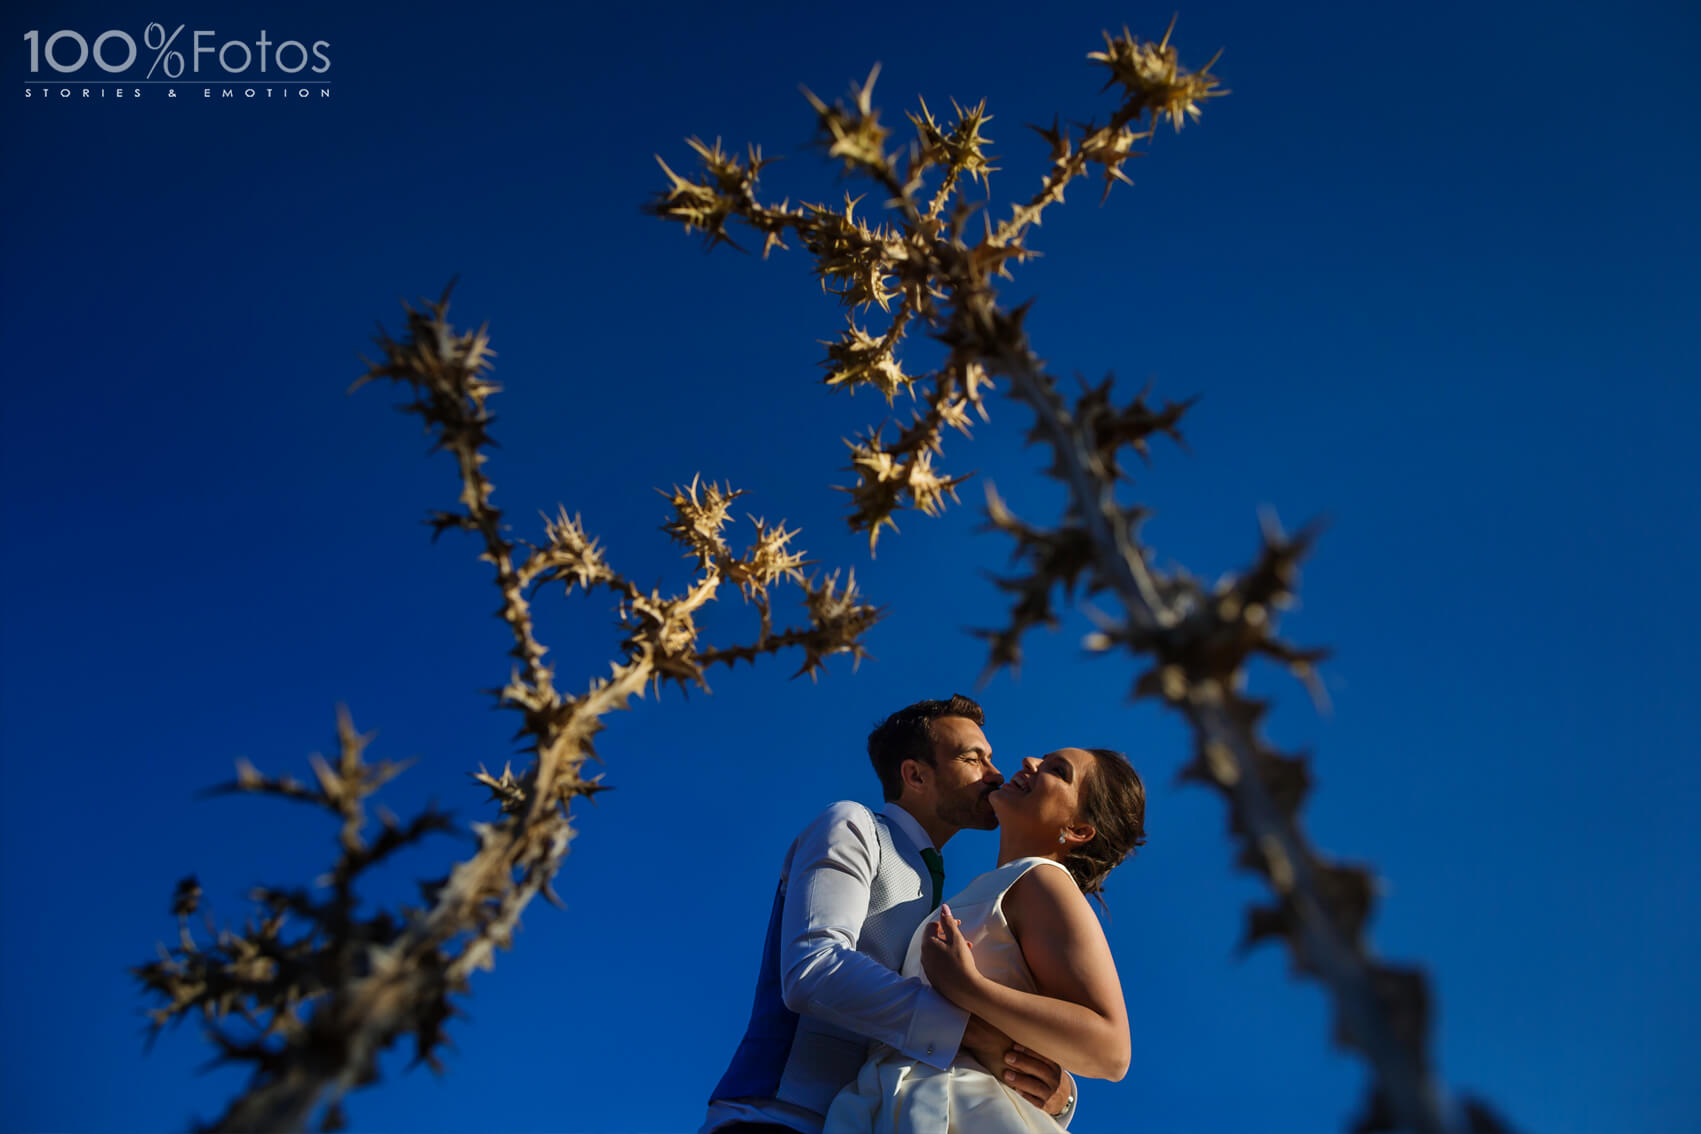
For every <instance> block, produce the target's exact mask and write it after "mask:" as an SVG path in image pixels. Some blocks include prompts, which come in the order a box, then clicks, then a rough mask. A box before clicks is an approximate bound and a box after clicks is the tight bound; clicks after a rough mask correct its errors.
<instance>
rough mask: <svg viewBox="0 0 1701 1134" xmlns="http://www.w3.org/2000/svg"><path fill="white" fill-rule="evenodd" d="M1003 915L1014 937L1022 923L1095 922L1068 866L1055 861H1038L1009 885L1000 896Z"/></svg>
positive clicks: (1020, 930)
mask: <svg viewBox="0 0 1701 1134" xmlns="http://www.w3.org/2000/svg"><path fill="white" fill-rule="evenodd" d="M1004 918H1005V920H1006V921H1008V922H1009V923H1010V929H1011V932H1013V933H1015V934H1016V936H1017V937H1020V936H1021V935H1022V929H1023V927H1024V926H1025V925H1070V924H1082V923H1081V919H1082V918H1085V919H1086V922H1087V923H1091V924H1092V925H1093V926H1094V927H1097V925H1098V919H1097V918H1096V917H1094V916H1093V909H1092V905H1091V904H1090V903H1089V902H1088V901H1087V896H1086V895H1085V894H1083V893H1081V888H1080V887H1079V886H1077V885H1076V884H1075V879H1074V877H1073V876H1072V875H1071V874H1070V873H1069V871H1068V869H1067V868H1065V867H1062V866H1061V865H1059V864H1056V863H1052V864H1049V865H1048V864H1046V863H1038V864H1036V865H1034V866H1033V867H1032V868H1031V869H1029V870H1027V871H1025V872H1024V873H1023V874H1022V876H1021V877H1020V878H1018V879H1016V881H1015V882H1013V883H1011V884H1010V889H1009V891H1008V892H1007V893H1005V895H1004Z"/></svg>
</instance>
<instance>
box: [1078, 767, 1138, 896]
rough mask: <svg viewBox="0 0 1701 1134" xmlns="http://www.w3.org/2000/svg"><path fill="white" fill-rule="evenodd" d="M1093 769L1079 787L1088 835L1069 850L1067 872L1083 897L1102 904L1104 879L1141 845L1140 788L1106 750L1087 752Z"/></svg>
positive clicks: (1132, 773) (1129, 771)
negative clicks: (1085, 896)
mask: <svg viewBox="0 0 1701 1134" xmlns="http://www.w3.org/2000/svg"><path fill="white" fill-rule="evenodd" d="M1087 751H1088V752H1091V753H1092V754H1093V757H1094V759H1093V771H1092V774H1091V775H1089V776H1087V778H1086V782H1085V783H1083V784H1082V785H1081V819H1082V821H1083V822H1086V823H1091V824H1092V826H1093V837H1092V838H1091V839H1088V840H1087V841H1086V842H1084V843H1082V844H1081V845H1080V846H1078V847H1076V848H1075V849H1074V850H1073V851H1071V852H1069V854H1068V855H1066V856H1065V857H1064V859H1063V865H1064V866H1066V867H1068V868H1069V873H1070V874H1071V875H1072V876H1074V879H1075V884H1076V885H1077V886H1079V887H1081V892H1082V893H1083V894H1092V895H1093V896H1095V897H1096V898H1097V899H1098V902H1099V904H1100V905H1101V906H1102V905H1103V904H1104V880H1105V877H1106V876H1107V875H1108V874H1109V873H1110V872H1111V870H1113V869H1114V868H1115V867H1116V865H1117V864H1118V863H1120V862H1121V861H1122V860H1123V859H1125V858H1127V857H1128V856H1129V855H1131V854H1133V853H1134V849H1135V848H1136V847H1138V846H1140V845H1141V844H1142V843H1144V842H1145V841H1146V785H1145V784H1144V783H1142V782H1141V780H1140V773H1138V772H1136V771H1135V770H1134V768H1133V766H1132V765H1130V764H1129V763H1128V757H1126V756H1124V755H1123V754H1122V753H1120V752H1115V751H1112V750H1111V749H1109V748H1089V749H1087Z"/></svg>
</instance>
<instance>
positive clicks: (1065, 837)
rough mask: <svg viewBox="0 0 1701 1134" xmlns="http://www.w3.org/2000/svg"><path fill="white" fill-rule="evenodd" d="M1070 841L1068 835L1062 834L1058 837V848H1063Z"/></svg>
mask: <svg viewBox="0 0 1701 1134" xmlns="http://www.w3.org/2000/svg"><path fill="white" fill-rule="evenodd" d="M1068 841H1069V836H1068V835H1066V834H1060V835H1058V836H1057V845H1058V846H1062V845H1063V844H1064V843H1066V842H1068Z"/></svg>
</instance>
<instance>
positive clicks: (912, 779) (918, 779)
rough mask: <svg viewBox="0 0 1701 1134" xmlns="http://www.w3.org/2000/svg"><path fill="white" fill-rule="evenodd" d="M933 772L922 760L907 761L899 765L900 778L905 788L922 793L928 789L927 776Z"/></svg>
mask: <svg viewBox="0 0 1701 1134" xmlns="http://www.w3.org/2000/svg"><path fill="white" fill-rule="evenodd" d="M932 770H933V769H932V768H929V767H927V765H926V764H923V763H922V762H921V761H920V760H905V761H904V762H903V763H902V764H899V765H898V778H899V779H900V780H902V781H903V783H904V786H905V787H910V788H915V789H916V790H917V791H921V790H924V789H926V787H927V775H928V773H929V772H931V771H932Z"/></svg>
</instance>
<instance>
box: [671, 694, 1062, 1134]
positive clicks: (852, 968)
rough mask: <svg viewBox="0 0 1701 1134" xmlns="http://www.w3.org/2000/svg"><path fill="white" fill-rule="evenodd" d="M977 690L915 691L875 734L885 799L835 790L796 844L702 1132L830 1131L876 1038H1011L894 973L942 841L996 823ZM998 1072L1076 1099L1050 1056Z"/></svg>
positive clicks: (989, 1045) (930, 906)
mask: <svg viewBox="0 0 1701 1134" xmlns="http://www.w3.org/2000/svg"><path fill="white" fill-rule="evenodd" d="M985 719H986V718H985V715H984V713H983V712H982V710H981V707H980V706H979V705H978V704H976V703H975V702H974V701H972V700H970V699H969V698H967V697H962V696H952V698H951V699H950V700H949V701H918V702H916V703H915V704H913V705H910V706H909V707H908V708H904V709H900V710H898V711H897V712H895V713H893V714H892V715H891V716H889V717H887V718H886V720H885V721H884V722H883V723H882V724H881V725H880V726H879V727H877V728H876V729H875V730H874V731H873V732H872V733H870V734H869V737H868V758H869V759H870V760H871V761H872V762H873V764H874V771H875V773H876V774H877V775H878V776H879V777H880V787H881V791H882V793H883V795H884V797H885V800H886V805H885V807H884V808H882V809H881V810H880V811H878V812H875V811H872V810H870V809H869V808H867V807H864V806H863V805H861V804H858V803H843V802H841V803H835V804H833V805H832V806H831V807H829V808H827V810H826V811H823V812H822V813H821V814H820V815H819V816H817V817H816V819H815V821H814V822H812V823H811V824H810V825H809V826H808V827H806V828H805V829H804V831H803V833H802V834H801V835H799V836H798V837H797V840H796V841H795V842H793V843H792V845H791V849H790V850H789V851H788V852H787V853H786V858H785V864H784V865H783V866H782V867H781V870H780V884H779V891H778V893H776V894H775V896H774V907H773V913H772V914H771V915H770V917H769V920H768V933H767V938H766V942H765V944H764V945H763V948H762V968H761V972H760V973H759V974H758V977H757V982H756V1002H755V1006H754V1007H753V1008H752V1010H751V1013H750V1025H749V1027H748V1028H747V1029H746V1031H745V1034H744V1040H743V1042H741V1043H740V1044H739V1046H738V1051H737V1053H736V1054H734V1055H733V1057H732V1064H731V1065H730V1066H729V1067H728V1068H727V1071H726V1074H725V1075H724V1076H722V1078H721V1081H720V1083H719V1085H717V1086H716V1087H715V1090H714V1094H713V1096H712V1098H711V1099H710V1102H709V1115H708V1120H707V1121H706V1122H705V1123H704V1125H703V1127H702V1129H701V1130H700V1131H699V1132H698V1134H709V1132H710V1131H714V1132H715V1134H738V1132H744V1134H793V1132H802V1134H819V1131H820V1130H821V1125H822V1120H823V1119H824V1117H825V1115H826V1111H827V1107H828V1106H829V1104H831V1103H832V1101H833V1096H834V1095H836V1094H838V1092H839V1089H840V1088H841V1087H843V1086H845V1085H846V1084H848V1083H850V1082H851V1081H852V1080H854V1079H855V1078H856V1074H857V1071H858V1070H859V1069H860V1068H861V1067H862V1063H863V1060H864V1059H865V1058H866V1056H867V1054H868V1046H869V1041H871V1040H877V1041H879V1042H881V1043H885V1044H888V1045H890V1046H891V1047H893V1048H896V1049H897V1050H898V1051H900V1052H902V1053H903V1054H905V1055H906V1056H909V1057H910V1058H912V1059H915V1060H917V1061H919V1062H922V1063H927V1064H930V1065H931V1066H934V1067H937V1068H940V1069H944V1068H947V1067H950V1066H951V1062H952V1060H953V1059H955V1058H956V1056H957V1053H958V1051H959V1050H970V1051H976V1052H984V1051H995V1050H1001V1049H1003V1048H1006V1047H1008V1046H1009V1040H1008V1038H1007V1037H1005V1036H1004V1035H1003V1034H1001V1033H1000V1032H998V1031H997V1030H996V1029H994V1028H993V1027H992V1026H991V1025H989V1024H987V1023H986V1022H985V1021H983V1020H981V1019H980V1018H979V1017H978V1016H971V1015H970V1014H969V1013H967V1012H964V1011H963V1010H962V1009H960V1008H958V1007H956V1006H955V1005H953V1004H952V1003H951V1002H950V1001H948V1000H946V999H945V998H944V997H942V996H940V995H939V994H938V993H937V992H935V991H933V989H932V988H930V987H928V986H927V984H926V983H925V982H923V981H922V980H920V979H919V978H915V977H911V978H908V979H906V978H904V977H901V976H899V975H898V971H897V970H898V969H900V968H901V967H902V966H903V963H904V953H905V952H906V950H907V949H908V948H909V943H910V938H911V937H912V936H913V935H914V933H915V930H916V927H917V926H919V925H920V924H921V923H922V922H923V921H924V920H925V919H926V918H927V917H928V915H929V914H931V913H932V912H933V910H934V909H936V908H938V906H939V901H940V899H941V898H942V897H943V896H944V894H945V889H944V887H945V867H944V862H943V860H942V859H941V857H940V854H939V848H940V847H943V846H944V845H945V843H946V841H947V840H949V839H950V838H951V836H952V835H954V834H956V833H957V832H958V831H960V830H962V829H963V828H965V827H972V828H976V829H979V830H990V829H992V828H994V827H996V826H998V819H997V817H996V816H995V815H994V814H993V811H992V802H991V796H992V792H993V791H995V790H996V789H997V788H998V786H999V785H1000V784H1002V783H1003V782H1004V777H1003V776H1001V775H1000V774H999V773H998V769H997V768H995V767H994V766H993V764H992V746H991V744H990V743H989V742H988V741H987V739H986V734H985V733H983V732H982V731H981V725H982V724H984V723H985ZM1005 1059H1006V1063H1005V1066H1004V1067H1003V1068H1002V1069H1000V1068H989V1070H992V1071H993V1073H994V1074H1000V1073H1001V1071H1002V1072H1004V1074H1002V1078H1004V1080H1005V1081H1006V1082H1008V1083H1009V1084H1010V1085H1011V1086H1012V1087H1014V1088H1015V1089H1016V1090H1018V1091H1020V1092H1021V1093H1022V1094H1023V1095H1024V1096H1025V1097H1026V1098H1027V1099H1028V1100H1029V1101H1030V1102H1032V1103H1033V1104H1034V1105H1035V1106H1038V1107H1040V1108H1041V1109H1042V1110H1045V1111H1046V1112H1047V1113H1049V1114H1057V1115H1059V1117H1060V1120H1062V1121H1067V1118H1068V1115H1067V1114H1065V1113H1062V1112H1065V1111H1072V1110H1073V1108H1074V1101H1075V1100H1074V1084H1073V1082H1071V1080H1070V1079H1069V1077H1068V1076H1066V1075H1064V1074H1063V1073H1062V1072H1061V1071H1060V1070H1059V1068H1058V1066H1057V1065H1056V1064H1055V1063H1052V1062H1050V1061H1049V1060H1045V1059H1042V1058H1040V1057H1039V1056H1037V1055H1034V1054H1033V1053H1030V1052H1027V1051H1011V1052H1010V1053H1009V1054H1008V1055H1007V1056H1006V1057H1005Z"/></svg>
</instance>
